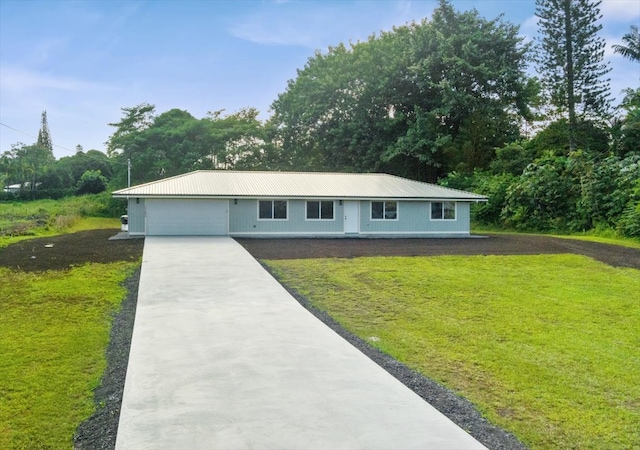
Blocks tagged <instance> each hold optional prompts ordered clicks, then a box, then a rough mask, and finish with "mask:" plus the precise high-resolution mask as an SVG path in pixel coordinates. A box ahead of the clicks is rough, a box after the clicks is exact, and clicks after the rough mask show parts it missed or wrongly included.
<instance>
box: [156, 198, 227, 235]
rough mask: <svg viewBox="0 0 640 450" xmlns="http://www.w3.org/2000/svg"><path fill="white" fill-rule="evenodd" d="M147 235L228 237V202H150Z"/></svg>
mask: <svg viewBox="0 0 640 450" xmlns="http://www.w3.org/2000/svg"><path fill="white" fill-rule="evenodd" d="M145 205H146V234H147V235H148V236H173V235H181V236H185V235H188V236H212V235H226V234H228V233H227V224H228V219H227V211H228V206H229V201H228V200H212V199H147V201H146V202H145Z"/></svg>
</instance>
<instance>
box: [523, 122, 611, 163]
mask: <svg viewBox="0 0 640 450" xmlns="http://www.w3.org/2000/svg"><path fill="white" fill-rule="evenodd" d="M570 139H571V127H570V125H569V121H568V120H567V119H558V120H556V121H554V122H552V123H550V124H549V125H547V126H546V127H545V128H544V129H543V130H540V131H539V132H538V133H537V134H536V135H535V136H534V137H533V138H532V139H531V140H530V141H529V143H528V144H527V149H528V150H529V151H530V154H533V155H534V156H535V157H541V156H542V155H543V154H544V153H545V152H548V151H553V152H554V153H555V154H558V155H568V154H569V152H570V144H569V142H570ZM573 145H574V150H575V149H581V150H584V151H587V152H589V153H593V154H597V155H606V154H607V153H608V152H609V129H608V127H606V126H604V125H602V124H598V123H594V122H591V121H588V120H583V119H577V120H576V124H575V125H574V137H573Z"/></svg>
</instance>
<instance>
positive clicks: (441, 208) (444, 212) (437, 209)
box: [431, 202, 456, 220]
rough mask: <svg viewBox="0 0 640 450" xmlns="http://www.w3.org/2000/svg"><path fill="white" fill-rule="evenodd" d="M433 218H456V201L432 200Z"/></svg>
mask: <svg viewBox="0 0 640 450" xmlns="http://www.w3.org/2000/svg"><path fill="white" fill-rule="evenodd" d="M431 220H456V202H431Z"/></svg>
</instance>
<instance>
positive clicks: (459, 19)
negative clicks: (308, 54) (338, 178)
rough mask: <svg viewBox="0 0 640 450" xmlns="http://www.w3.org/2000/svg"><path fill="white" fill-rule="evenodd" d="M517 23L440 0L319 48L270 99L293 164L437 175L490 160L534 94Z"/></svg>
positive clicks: (513, 133)
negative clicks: (414, 14)
mask: <svg viewBox="0 0 640 450" xmlns="http://www.w3.org/2000/svg"><path fill="white" fill-rule="evenodd" d="M527 51H528V46H527V45H526V44H524V43H523V40H522V38H521V37H520V36H519V35H518V27H517V26H515V25H512V24H510V23H508V22H503V21H502V19H501V18H498V19H496V20H491V21H489V20H486V19H484V18H482V17H480V15H479V14H478V12H477V11H475V10H474V11H468V12H463V13H459V12H457V11H455V10H454V9H453V7H452V6H451V5H450V4H449V3H448V2H447V1H445V0H441V1H440V5H439V7H438V8H437V9H436V10H435V11H434V14H433V19H432V20H431V21H426V20H424V21H422V22H420V23H412V24H408V25H406V26H402V27H397V28H394V29H393V31H390V32H383V33H381V34H380V35H379V36H371V37H370V38H369V39H368V40H367V41H365V42H358V43H356V44H351V45H350V46H345V45H343V44H340V45H338V46H336V47H330V48H329V49H328V51H327V52H326V53H322V52H316V54H315V55H314V56H313V57H312V58H310V59H309V60H308V61H307V64H306V65H305V67H304V68H303V69H302V70H299V71H298V75H297V77H296V79H295V80H291V81H290V82H289V84H288V86H287V89H286V91H285V92H284V93H282V94H280V95H279V96H278V98H277V99H276V100H275V101H274V103H273V105H272V109H273V111H274V114H273V118H272V122H271V126H272V127H273V128H274V129H276V130H277V135H276V136H275V142H276V144H277V145H279V146H280V148H281V149H282V152H281V156H282V159H283V160H284V163H285V164H288V168H290V169H296V170H300V169H305V170H336V169H337V170H341V171H351V172H370V171H380V170H382V171H386V172H390V173H395V174H398V175H403V176H407V177H410V178H414V179H422V180H429V181H434V180H435V179H437V178H438V177H440V176H442V175H444V174H446V173H447V172H449V171H451V170H453V169H455V168H458V167H459V168H461V169H462V170H465V171H472V170H473V169H474V168H476V167H486V166H487V165H488V164H489V162H490V160H491V158H492V156H493V151H494V148H495V147H499V146H502V145H503V144H505V143H506V142H510V141H512V140H514V139H516V138H517V137H518V133H519V130H518V122H519V119H520V118H521V117H523V116H529V111H528V104H529V101H530V99H531V97H532V96H533V95H534V94H535V90H534V89H532V85H531V83H530V82H529V80H528V79H527V77H526V75H525V65H526V59H525V56H526V53H527Z"/></svg>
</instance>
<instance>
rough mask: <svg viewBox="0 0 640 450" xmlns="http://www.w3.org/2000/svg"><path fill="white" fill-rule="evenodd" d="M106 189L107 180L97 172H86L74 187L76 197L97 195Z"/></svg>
mask: <svg viewBox="0 0 640 450" xmlns="http://www.w3.org/2000/svg"><path fill="white" fill-rule="evenodd" d="M106 188H107V179H106V178H105V177H104V176H103V175H102V174H101V173H100V171H99V170H87V171H86V172H85V173H83V174H82V176H81V177H80V180H79V181H78V185H77V186H76V195H83V194H99V193H100V192H103V191H104V190H105V189H106Z"/></svg>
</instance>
